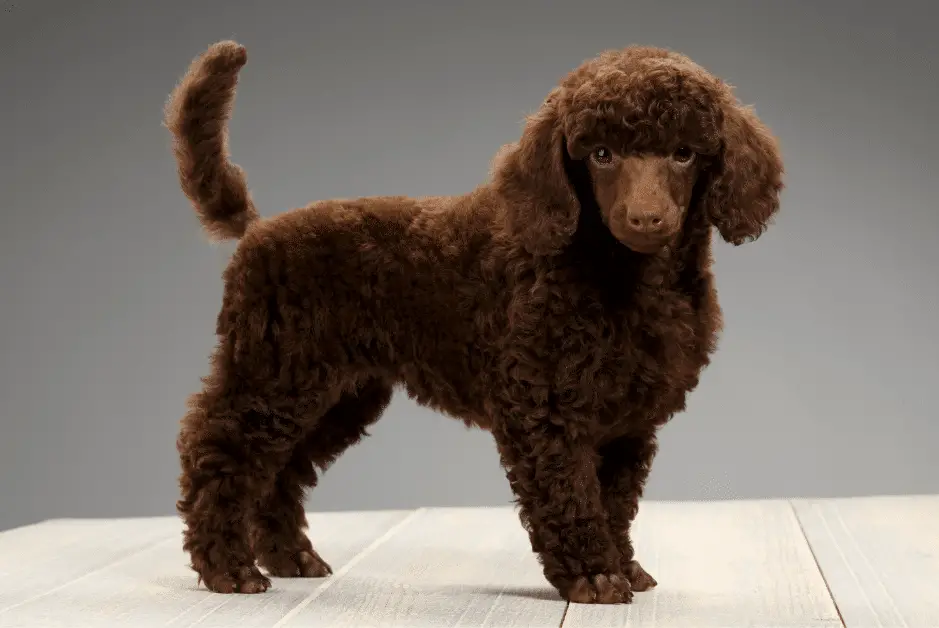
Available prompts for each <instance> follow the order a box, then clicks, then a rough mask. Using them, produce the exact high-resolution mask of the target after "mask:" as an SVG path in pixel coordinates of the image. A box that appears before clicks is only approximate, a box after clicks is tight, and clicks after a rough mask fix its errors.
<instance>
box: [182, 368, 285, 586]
mask: <svg viewBox="0 0 939 628" xmlns="http://www.w3.org/2000/svg"><path fill="white" fill-rule="evenodd" d="M224 389H225V387H224V386H218V387H216V386H212V385H209V386H207V387H206V389H205V390H204V391H202V392H201V393H199V394H197V395H194V396H193V397H192V399H191V400H190V410H189V412H188V414H187V415H186V417H185V418H184V419H183V422H182V429H181V431H180V435H179V439H178V441H177V448H178V450H179V453H180V462H181V466H182V474H181V476H180V488H181V490H182V496H181V498H180V500H179V501H178V502H177V510H178V511H179V513H180V515H181V517H182V519H183V523H184V524H185V531H184V534H183V548H184V550H185V551H187V552H188V553H189V555H190V558H191V561H192V562H191V565H192V568H193V569H194V570H195V571H196V572H197V573H198V574H199V578H200V580H202V581H203V582H204V583H205V585H206V587H207V588H208V589H209V590H211V591H215V592H218V593H261V592H263V591H266V590H267V589H268V587H270V580H268V579H267V578H266V577H265V576H264V575H262V574H261V572H260V571H259V570H258V568H257V567H256V566H255V564H254V563H255V557H254V553H253V552H252V548H251V546H250V541H249V535H248V528H247V525H246V523H247V521H249V520H250V517H251V516H252V515H251V513H252V511H253V510H254V509H255V508H256V506H257V504H258V502H259V501H260V499H261V497H262V496H263V495H264V493H265V492H266V491H268V490H269V488H268V487H269V486H270V485H272V484H273V482H274V480H275V478H276V472H277V470H278V469H280V468H282V467H283V465H284V464H285V461H286V460H287V459H288V457H289V455H290V453H291V450H292V448H293V445H294V444H295V442H296V441H298V440H299V434H300V432H299V429H298V425H297V424H296V423H295V422H294V421H293V420H292V418H291V417H286V416H282V415H274V414H270V413H267V412H263V413H262V412H260V411H259V410H258V403H257V401H258V399H257V398H254V399H251V398H247V397H244V396H238V395H232V394H231V393H228V394H225V392H223V391H224Z"/></svg>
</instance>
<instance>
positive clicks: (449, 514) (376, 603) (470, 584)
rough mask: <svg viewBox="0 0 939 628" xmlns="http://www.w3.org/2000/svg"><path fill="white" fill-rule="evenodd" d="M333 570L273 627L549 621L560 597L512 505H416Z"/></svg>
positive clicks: (556, 614)
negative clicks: (391, 530)
mask: <svg viewBox="0 0 939 628" xmlns="http://www.w3.org/2000/svg"><path fill="white" fill-rule="evenodd" d="M336 575H337V576H339V577H337V578H335V579H334V580H333V581H331V582H330V583H329V584H327V585H325V586H323V587H322V588H320V589H319V590H318V591H316V592H314V593H313V594H311V595H310V596H309V597H308V599H307V600H305V601H304V603H303V604H302V605H301V606H299V607H298V608H297V609H296V610H295V611H294V612H293V613H291V614H289V615H288V616H286V617H285V618H284V620H283V621H282V622H281V623H279V624H277V626H278V627H279V626H330V627H334V628H340V627H349V628H362V627H366V626H369V627H371V626H407V627H408V628H418V627H421V626H433V627H434V628H439V627H441V626H504V627H517V626H538V627H546V626H549V627H555V626H560V624H561V621H562V619H563V616H564V611H565V608H566V606H567V605H566V603H565V602H564V601H563V600H562V599H561V598H560V596H559V595H558V594H557V592H556V591H555V590H554V589H552V588H551V586H550V585H549V584H548V583H547V582H546V581H545V579H544V576H543V575H542V572H541V567H540V566H539V565H538V562H537V560H536V559H535V556H534V554H533V553H532V551H531V548H530V545H529V541H528V537H527V535H526V534H525V532H524V530H523V529H522V526H521V523H520V522H519V520H518V515H517V514H516V512H515V510H514V509H512V508H472V509H471V508H434V509H427V510H423V511H420V512H419V513H418V514H417V515H416V516H415V517H414V518H412V519H411V521H409V522H408V523H407V524H406V525H404V526H403V527H401V528H400V529H399V530H398V531H397V532H396V533H395V534H394V535H393V536H390V537H389V538H387V539H386V540H385V541H384V542H383V543H381V544H379V545H376V546H374V547H373V548H372V549H371V551H369V552H363V554H361V555H360V556H359V557H357V558H356V562H355V564H353V565H350V568H349V569H347V570H346V571H345V572H344V573H337V574H336ZM234 619H235V618H234V617H232V618H231V620H232V621H233V620H234ZM232 625H235V624H232Z"/></svg>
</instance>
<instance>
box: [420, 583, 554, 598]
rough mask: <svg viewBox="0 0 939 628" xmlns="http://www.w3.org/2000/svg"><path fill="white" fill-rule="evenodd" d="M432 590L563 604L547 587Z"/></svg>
mask: <svg viewBox="0 0 939 628" xmlns="http://www.w3.org/2000/svg"><path fill="white" fill-rule="evenodd" d="M434 590H435V591H437V592H439V593H443V594H455V593H462V594H466V593H476V594H478V595H481V596H484V597H494V598H495V597H517V598H525V599H530V600H541V601H547V602H563V599H562V598H561V596H560V594H559V593H558V592H557V591H556V590H554V589H552V588H549V587H517V586H506V587H500V586H497V585H467V586H459V585H454V584H451V585H444V586H439V587H434Z"/></svg>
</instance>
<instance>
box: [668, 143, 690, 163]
mask: <svg viewBox="0 0 939 628" xmlns="http://www.w3.org/2000/svg"><path fill="white" fill-rule="evenodd" d="M672 159H674V160H675V161H677V162H678V163H680V164H686V163H688V162H690V161H691V160H692V159H694V151H692V150H691V149H690V148H688V147H687V146H681V147H679V148H678V149H677V150H676V151H675V152H674V153H672Z"/></svg>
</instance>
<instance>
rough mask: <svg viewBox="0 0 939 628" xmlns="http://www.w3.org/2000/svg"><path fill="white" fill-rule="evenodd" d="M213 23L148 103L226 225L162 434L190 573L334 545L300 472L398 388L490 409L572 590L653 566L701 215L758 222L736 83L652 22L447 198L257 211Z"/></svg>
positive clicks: (238, 59)
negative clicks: (209, 315) (480, 177)
mask: <svg viewBox="0 0 939 628" xmlns="http://www.w3.org/2000/svg"><path fill="white" fill-rule="evenodd" d="M245 59H246V56H245V52H244V49H243V48H242V47H241V46H239V45H237V44H235V43H233V42H222V43H219V44H216V45H214V46H212V47H211V48H210V49H209V50H208V52H206V53H205V54H204V55H203V56H202V57H200V58H199V59H197V60H196V61H195V62H194V63H193V65H192V67H191V68H190V71H189V74H188V75H187V76H186V78H185V79H184V80H183V81H182V82H181V84H180V86H179V87H178V89H177V91H176V92H175V94H174V97H173V99H172V101H171V104H170V106H169V107H168V108H167V114H168V119H167V126H168V127H169V128H170V129H171V130H172V131H173V133H174V135H175V140H176V155H177V158H178V160H179V164H180V179H181V182H182V187H183V190H184V191H185V192H186V194H187V195H188V196H189V198H190V199H192V201H193V202H194V204H195V206H196V209H197V211H198V212H199V215H200V217H201V219H202V222H203V225H204V226H205V227H206V229H207V230H208V231H209V232H210V233H212V234H214V235H215V236H218V237H223V236H227V237H240V241H239V243H238V246H237V249H236V251H235V253H234V255H233V258H232V260H231V263H230V265H229V267H228V269H227V270H226V271H225V274H224V287H225V289H224V298H223V303H222V307H221V312H220V313H219V315H218V320H217V333H218V346H217V348H216V350H215V352H214V355H213V357H212V364H211V371H210V374H209V375H208V376H207V377H206V378H205V379H204V386H203V389H202V390H201V391H200V392H199V393H198V394H196V395H194V396H193V397H192V398H191V400H190V410H189V412H188V414H187V415H186V417H185V418H184V419H183V421H182V429H181V432H180V436H179V441H178V449H179V452H180V459H181V465H182V475H181V479H180V486H181V489H182V498H181V499H180V501H179V503H178V509H179V512H180V513H181V515H182V517H183V519H184V522H185V524H186V531H185V538H184V546H185V549H186V551H188V552H189V553H190V555H191V559H192V566H193V568H194V569H195V570H196V571H197V572H198V573H199V575H200V578H201V579H203V580H204V582H205V583H206V585H207V587H208V588H209V589H211V590H213V591H220V592H231V591H240V592H246V593H251V592H259V591H263V590H266V589H267V587H269V586H270V581H269V580H268V579H267V577H266V576H264V575H262V574H261V572H260V571H259V570H258V568H257V567H256V561H257V563H259V564H260V565H261V566H262V567H264V568H265V569H267V570H268V571H269V572H270V573H272V574H274V575H278V576H321V575H325V574H327V573H329V567H328V565H327V564H326V563H325V562H324V561H323V560H322V559H321V558H320V557H319V556H318V554H317V553H316V552H315V550H314V549H313V546H312V545H311V543H310V541H309V540H308V539H307V537H306V535H305V532H304V529H305V527H306V520H305V518H304V514H303V507H302V497H303V493H304V489H305V488H310V487H313V486H314V485H315V484H316V481H317V471H318V470H319V471H322V470H325V469H326V468H327V467H328V466H329V465H330V464H331V463H332V462H333V461H334V460H335V459H336V457H337V456H339V455H340V454H341V453H342V452H343V451H344V450H345V449H346V448H348V447H349V446H351V445H353V444H354V443H356V442H358V440H359V439H360V438H361V437H363V436H364V435H365V433H366V432H365V430H366V428H367V427H368V426H369V425H370V424H372V423H373V422H374V421H376V420H377V419H378V418H379V416H380V415H381V414H382V412H383V410H384V409H385V408H386V407H387V405H388V403H389V401H390V399H391V395H392V390H393V387H395V386H402V387H403V388H404V389H405V390H406V391H407V393H408V394H409V396H410V397H411V398H413V399H415V400H416V401H417V402H418V403H421V404H424V405H426V406H429V407H432V408H435V409H437V410H439V411H441V412H443V413H445V414H448V415H451V416H453V417H456V418H459V419H461V420H463V421H464V422H465V423H466V424H467V425H468V426H471V425H475V426H478V427H481V428H483V429H487V430H490V431H491V433H492V435H493V437H494V439H495V442H496V445H497V447H498V451H499V453H500V456H501V461H502V464H503V466H504V467H505V470H506V474H507V477H508V480H509V482H510V485H511V487H512V490H513V491H514V494H515V496H516V499H517V503H518V505H519V508H520V517H521V520H522V522H523V524H524V526H525V527H526V529H527V531H528V534H529V537H530V540H531V546H532V548H533V550H534V551H535V552H536V553H537V555H538V558H539V560H540V562H541V564H542V565H543V569H544V574H545V577H546V578H547V580H548V581H549V582H550V583H551V584H552V585H553V586H555V587H556V588H557V589H558V591H559V592H560V593H561V594H562V595H563V596H564V597H565V598H566V599H568V600H572V601H576V602H597V603H615V602H628V601H629V600H630V599H631V598H632V592H633V591H638V590H644V589H647V588H649V587H652V586H654V585H655V580H654V579H653V578H652V577H651V576H649V575H648V574H647V573H646V572H645V571H644V570H643V569H642V567H641V566H640V565H639V563H638V562H636V560H635V557H634V551H633V546H632V543H631V541H630V532H629V528H630V524H631V522H632V521H633V519H634V518H635V516H636V513H637V509H638V502H639V499H640V497H641V495H642V492H643V487H644V484H645V481H646V478H647V476H648V474H649V469H650V465H651V463H652V460H653V458H654V455H655V452H656V448H657V444H656V432H657V429H658V428H659V427H660V426H661V425H663V424H664V423H665V422H666V421H668V420H669V419H670V418H671V417H672V416H673V415H675V413H677V412H680V411H681V410H683V409H684V407H685V400H686V396H687V395H688V393H689V392H690V391H691V390H693V389H694V388H695V387H696V385H697V383H698V378H699V375H700V373H701V371H702V369H703V368H704V367H705V366H706V365H707V364H708V362H709V357H710V355H711V354H712V353H713V351H714V350H715V348H716V342H717V337H718V333H719V331H720V328H721V312H720V308H719V306H718V302H717V295H716V292H715V288H714V283H713V278H712V275H711V270H710V268H711V251H710V246H711V232H712V231H711V227H715V228H716V230H717V232H719V233H720V234H721V236H722V237H723V238H724V239H725V240H727V241H729V242H733V243H735V244H740V243H742V242H745V241H747V240H752V239H756V238H757V237H759V235H760V234H761V233H762V232H763V231H764V229H765V228H766V226H767V225H768V223H769V221H770V219H771V218H772V216H773V214H774V213H775V212H776V210H777V208H778V205H779V193H780V191H781V189H782V183H781V177H782V171H783V169H782V163H781V161H780V157H779V152H778V148H777V146H776V143H775V140H774V139H773V137H772V136H771V134H770V133H769V131H768V130H767V129H766V127H765V126H763V124H762V123H761V122H760V121H759V120H758V119H757V118H756V116H755V115H754V113H753V112H752V110H750V109H747V108H744V107H742V106H741V105H740V104H739V103H738V102H737V100H736V99H735V97H734V96H733V95H732V93H731V90H730V88H729V87H728V86H727V85H726V84H725V83H723V82H722V81H720V80H719V79H717V78H715V77H713V76H712V75H710V74H709V73H707V72H706V71H705V70H703V69H702V68H701V67H699V66H698V65H696V64H694V63H692V62H691V61H690V60H689V59H688V58H686V57H684V56H682V55H679V54H677V53H674V52H669V51H665V50H660V49H656V48H649V47H635V46H634V47H629V48H626V49H623V50H618V51H610V52H606V53H603V54H601V55H600V56H598V57H597V58H595V59H592V60H590V61H587V62H585V63H584V64H583V65H582V66H580V67H579V68H577V69H576V70H574V71H573V72H571V73H570V74H569V75H568V76H567V77H566V78H565V79H564V80H563V81H561V83H560V84H559V86H558V87H557V88H556V89H554V90H553V91H552V92H551V93H550V94H549V96H548V98H547V99H546V100H545V102H544V103H543V104H542V106H541V107H540V109H539V110H538V111H537V112H536V113H534V114H533V115H532V116H531V117H530V118H529V120H528V121H527V123H526V126H525V129H524V131H523V133H522V136H521V138H520V139H519V141H518V142H515V143H512V144H509V145H506V146H505V147H504V148H503V150H501V151H500V153H499V155H498V157H497V158H496V160H495V161H494V164H493V171H492V177H491V179H490V180H489V181H488V182H486V183H485V184H483V185H481V186H479V187H478V188H476V189H474V190H472V191H470V192H469V193H466V194H463V195H458V196H452V197H426V198H406V197H390V196H389V197H372V198H359V199H353V200H342V201H340V200H332V201H319V202H315V203H312V204H310V205H309V206H307V207H305V208H302V209H296V210H294V211H291V212H286V213H283V214H281V215H278V216H275V217H272V218H269V219H265V220H261V219H259V218H258V217H257V213H256V211H255V210H254V206H253V205H252V204H251V201H250V197H249V195H248V192H247V188H246V185H245V182H244V178H243V176H242V175H241V172H240V170H239V169H238V168H237V167H236V166H234V165H232V164H231V163H230V162H229V161H228V156H227V153H226V151H225V124H224V123H225V120H226V117H227V115H228V114H229V111H230V106H231V102H232V98H233V95H234V89H235V76H236V74H237V71H238V70H239V69H240V68H241V66H242V65H243V64H244V61H245Z"/></svg>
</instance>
